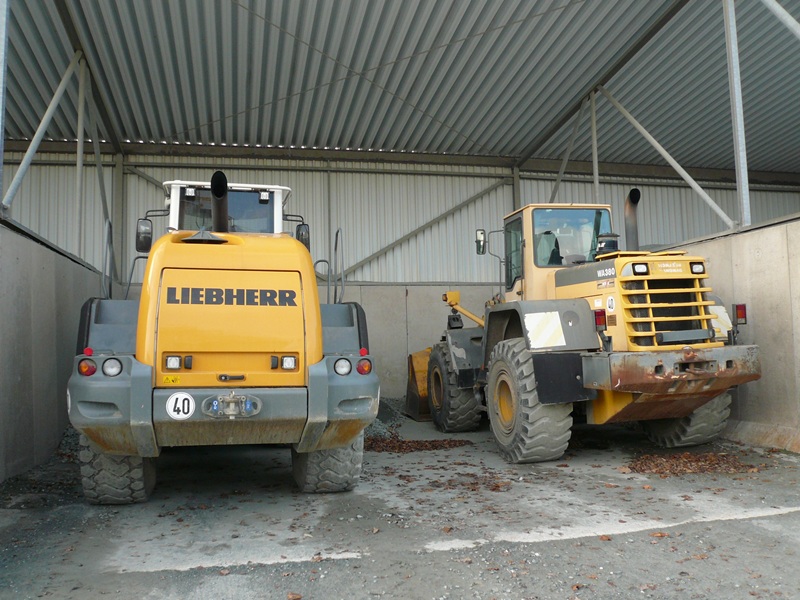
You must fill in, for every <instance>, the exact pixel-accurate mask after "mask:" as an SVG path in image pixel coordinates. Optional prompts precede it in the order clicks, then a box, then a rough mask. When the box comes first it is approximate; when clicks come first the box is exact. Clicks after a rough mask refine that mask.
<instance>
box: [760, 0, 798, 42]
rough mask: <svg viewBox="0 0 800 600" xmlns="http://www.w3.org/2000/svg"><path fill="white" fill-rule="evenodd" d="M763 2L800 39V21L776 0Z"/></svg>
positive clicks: (762, 0)
mask: <svg viewBox="0 0 800 600" xmlns="http://www.w3.org/2000/svg"><path fill="white" fill-rule="evenodd" d="M761 2H762V3H763V4H764V6H766V7H767V8H768V9H769V10H771V11H772V14H774V15H775V16H776V17H778V19H779V20H780V22H781V23H783V24H784V25H786V27H788V28H789V31H791V32H792V33H793V34H794V35H795V36H796V37H797V39H800V23H798V22H797V21H796V20H795V18H794V17H793V16H792V15H791V14H790V13H789V12H788V11H787V10H786V9H785V8H783V7H782V6H781V5H780V4H778V3H777V2H776V1H775V0H761Z"/></svg>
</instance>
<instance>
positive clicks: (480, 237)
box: [475, 229, 486, 255]
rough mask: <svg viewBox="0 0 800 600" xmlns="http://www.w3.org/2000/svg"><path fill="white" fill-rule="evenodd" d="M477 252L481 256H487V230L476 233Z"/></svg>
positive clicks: (479, 230)
mask: <svg viewBox="0 0 800 600" xmlns="http://www.w3.org/2000/svg"><path fill="white" fill-rule="evenodd" d="M475 252H477V253H478V254H480V255H484V254H486V230H485V229H478V230H477V231H475Z"/></svg>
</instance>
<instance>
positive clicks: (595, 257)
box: [409, 189, 760, 463]
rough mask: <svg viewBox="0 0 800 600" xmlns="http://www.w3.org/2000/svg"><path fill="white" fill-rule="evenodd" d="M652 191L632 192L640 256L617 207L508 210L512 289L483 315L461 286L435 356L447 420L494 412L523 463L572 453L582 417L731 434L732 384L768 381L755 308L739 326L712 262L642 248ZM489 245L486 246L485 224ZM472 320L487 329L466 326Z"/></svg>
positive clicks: (440, 409) (742, 314) (680, 435)
mask: <svg viewBox="0 0 800 600" xmlns="http://www.w3.org/2000/svg"><path fill="white" fill-rule="evenodd" d="M639 198H640V194H639V191H638V190H635V189H634V190H632V191H631V193H630V195H629V197H628V199H627V200H626V209H625V212H626V217H628V216H629V217H630V218H629V219H628V218H626V236H627V238H628V241H629V250H628V251H620V250H619V249H618V247H617V239H616V238H617V237H618V236H616V235H615V234H612V229H611V210H610V207H609V206H606V205H593V204H534V205H529V206H525V207H524V208H521V209H519V210H517V211H515V212H513V213H511V214H510V215H508V216H507V217H506V218H505V221H504V227H503V235H504V245H505V248H504V250H505V252H504V255H503V256H499V258H501V260H502V261H503V266H504V270H505V290H504V293H503V294H498V295H497V297H496V299H495V300H493V301H490V302H488V303H487V306H486V309H485V313H484V316H483V317H482V318H481V317H479V316H477V315H475V314H473V313H471V312H470V311H468V310H466V309H465V308H464V307H462V306H461V305H460V298H459V294H458V292H448V293H446V294H445V295H444V298H443V299H444V301H445V302H446V303H447V304H448V305H449V306H451V307H452V314H450V315H449V319H448V328H447V330H446V331H445V332H444V335H443V336H442V339H441V342H440V343H438V344H436V345H435V346H434V347H433V348H432V349H431V351H430V356H429V360H428V365H427V366H428V368H427V397H428V408H429V411H430V414H431V416H432V418H433V421H434V423H435V424H436V426H437V427H438V428H439V429H441V430H443V431H467V430H470V429H474V428H476V427H477V426H478V424H479V422H480V420H481V417H482V413H483V411H484V410H485V411H486V412H488V416H489V421H490V424H491V430H492V432H493V434H494V437H495V438H496V440H497V444H498V446H499V448H500V451H501V453H502V454H503V455H504V456H505V457H506V458H507V459H508V460H510V461H511V462H515V463H526V462H538V461H547V460H554V459H557V458H559V457H560V456H561V455H562V454H563V453H564V451H565V450H566V448H567V444H568V442H569V439H570V435H571V427H572V424H573V419H574V418H580V419H585V421H586V422H588V423H590V424H603V423H622V422H638V423H640V424H641V427H642V428H643V429H644V431H645V432H646V434H647V435H648V437H649V438H650V439H651V440H652V441H653V442H655V443H656V444H658V445H661V446H664V447H677V446H688V445H694V444H702V443H704V442H708V441H710V440H712V439H713V438H714V437H716V436H717V435H718V434H719V433H720V432H721V431H722V429H723V428H724V426H725V423H726V420H727V418H728V415H729V413H730V402H731V397H730V395H729V394H728V390H729V389H730V388H731V387H732V386H736V385H739V384H742V383H745V382H748V381H753V380H755V379H758V378H759V377H760V362H759V355H758V348H757V347H756V346H752V345H749V346H748V345H737V344H736V333H737V331H738V326H739V325H740V324H742V323H743V322H745V320H746V308H745V307H744V305H736V306H735V307H734V312H733V315H734V317H735V318H734V320H733V321H731V319H730V317H729V316H728V312H727V310H726V309H725V307H724V306H723V305H722V303H721V301H720V300H719V299H717V298H716V297H715V296H713V295H712V290H711V288H710V287H708V285H707V284H706V278H707V277H708V273H707V271H706V262H705V260H704V259H703V258H701V257H697V256H690V255H687V254H686V253H685V252H683V251H666V252H653V253H651V252H642V251H639V250H638V236H637V234H636V224H635V214H636V213H635V207H636V204H637V203H638V201H639ZM476 243H477V247H478V253H479V254H483V253H485V252H486V245H487V240H486V234H485V232H484V231H483V230H478V236H477V240H476ZM631 243H632V246H633V247H630V246H631ZM461 315H464V316H466V317H467V318H469V319H470V320H472V321H474V322H475V323H476V324H477V325H478V326H477V327H471V328H463V321H462V318H461ZM413 358H414V360H413V361H410V362H409V364H412V363H414V364H420V357H419V356H416V357H413ZM410 375H411V376H412V379H413V376H414V373H413V372H412V373H411V374H410ZM410 387H412V386H410ZM422 396H424V393H423V394H422Z"/></svg>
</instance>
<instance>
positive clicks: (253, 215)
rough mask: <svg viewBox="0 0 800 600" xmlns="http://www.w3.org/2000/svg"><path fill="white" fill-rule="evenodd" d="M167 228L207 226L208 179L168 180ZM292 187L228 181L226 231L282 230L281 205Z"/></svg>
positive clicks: (198, 227) (208, 211)
mask: <svg viewBox="0 0 800 600" xmlns="http://www.w3.org/2000/svg"><path fill="white" fill-rule="evenodd" d="M164 191H165V193H166V196H167V200H166V201H167V206H168V207H169V229H170V231H178V230H190V231H202V230H204V229H205V230H210V229H211V227H212V219H211V204H212V194H211V185H210V184H209V183H208V182H196V181H167V182H166V183H164ZM291 192H292V191H291V190H290V189H289V188H287V187H283V186H278V185H241V184H236V183H232V184H228V231H230V232H231V233H281V232H282V231H283V207H284V204H285V203H286V201H287V200H288V199H289V196H290V195H291Z"/></svg>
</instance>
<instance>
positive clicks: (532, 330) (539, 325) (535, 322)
mask: <svg viewBox="0 0 800 600" xmlns="http://www.w3.org/2000/svg"><path fill="white" fill-rule="evenodd" d="M525 329H526V330H527V331H528V341H529V342H530V346H531V348H532V349H534V348H554V347H556V346H566V345H567V341H566V340H565V339H564V329H563V328H562V327H561V317H560V316H559V314H558V312H542V313H529V314H527V315H525Z"/></svg>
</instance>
